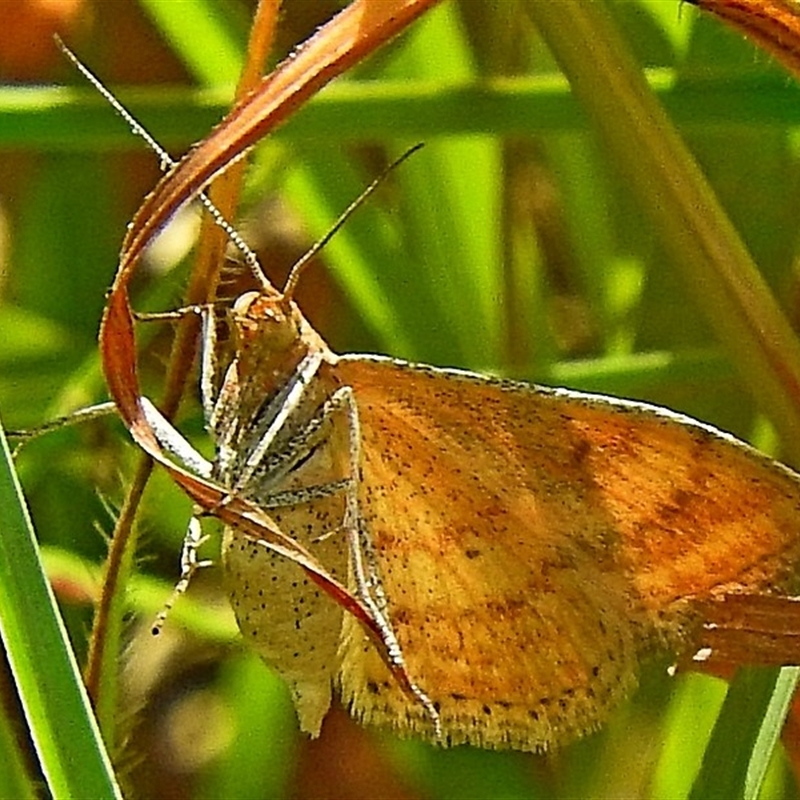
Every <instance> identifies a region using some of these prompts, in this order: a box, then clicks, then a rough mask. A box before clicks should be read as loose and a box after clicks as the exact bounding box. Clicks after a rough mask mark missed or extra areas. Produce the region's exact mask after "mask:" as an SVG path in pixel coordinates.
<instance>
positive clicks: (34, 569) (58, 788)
mask: <svg viewBox="0 0 800 800" xmlns="http://www.w3.org/2000/svg"><path fill="white" fill-rule="evenodd" d="M0 449H2V459H3V463H2V467H0V524H2V535H0V633H2V638H3V643H4V645H5V647H6V650H7V653H8V659H9V662H10V664H11V669H12V672H13V674H14V679H15V681H16V684H17V689H18V691H19V695H20V699H21V701H22V705H23V708H24V709H25V714H26V717H27V720H28V724H29V726H30V732H31V737H32V738H33V741H34V744H35V746H36V751H37V753H38V756H39V760H40V763H41V767H42V771H43V772H44V775H45V777H46V780H47V784H48V788H49V790H50V792H51V794H52V796H53V797H54V798H76V797H96V798H107V797H109V798H110V797H121V796H122V795H121V793H120V790H119V788H118V786H117V784H116V781H115V778H114V774H113V771H112V768H111V764H110V761H109V759H108V755H107V754H106V752H105V747H104V745H103V742H102V740H101V738H100V733H99V730H98V728H97V724H96V722H95V719H94V716H93V714H92V711H91V708H90V705H89V700H88V697H87V696H86V692H85V690H84V687H83V683H82V682H81V678H80V674H79V672H78V666H77V664H76V662H75V659H74V656H73V654H72V650H71V648H70V644H69V640H68V639H67V634H66V630H65V628H64V625H63V622H62V621H61V616H60V614H59V611H58V608H57V606H56V604H55V598H54V597H53V593H52V591H51V589H50V585H49V583H48V582H47V579H46V578H45V575H44V572H43V571H42V567H41V562H40V560H39V555H38V549H37V545H36V541H35V538H34V534H33V529H32V527H31V523H30V519H29V517H28V513H27V510H26V508H25V503H24V500H23V497H22V491H21V488H20V486H19V482H18V480H17V477H16V473H15V471H14V465H13V462H12V460H11V453H10V451H9V449H8V444H7V442H6V439H5V434H4V433H3V431H2V428H0Z"/></svg>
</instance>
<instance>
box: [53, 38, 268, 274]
mask: <svg viewBox="0 0 800 800" xmlns="http://www.w3.org/2000/svg"><path fill="white" fill-rule="evenodd" d="M54 39H55V42H56V45H57V47H58V49H59V50H61V52H62V53H63V54H64V55H65V56H66V57H67V59H69V61H70V62H71V63H72V65H73V66H74V67H75V69H77V70H78V72H80V73H81V75H83V77H84V78H85V79H86V80H87V81H89V83H90V84H91V85H92V86H93V87H94V88H95V89H96V90H97V91H98V92H99V93H100V95H101V96H102V97H103V98H104V99H105V101H106V102H107V103H108V104H109V105H110V106H111V107H112V108H113V109H114V111H116V112H117V114H119V116H120V117H122V119H123V120H125V122H126V123H127V124H128V127H129V128H130V129H131V131H132V132H133V133H134V134H135V135H136V136H139V137H141V138H142V139H144V141H145V143H146V144H147V146H148V147H149V148H150V149H151V150H152V151H153V152H154V153H155V154H156V155H157V156H158V160H159V166H160V167H161V171H162V172H166V171H167V170H169V169H171V168H172V167H174V166H175V164H176V163H177V162H176V161H175V159H173V158H172V156H171V155H170V154H169V153H168V152H167V151H166V150H165V149H164V148H163V147H162V146H161V145H160V144H159V143H158V142H157V141H156V140H155V138H154V137H153V136H152V134H151V133H150V132H149V131H148V130H147V129H146V128H145V127H144V125H142V124H141V123H140V122H139V121H138V120H137V119H136V117H134V116H133V114H131V112H130V111H128V109H127V108H125V106H123V105H122V103H120V101H119V100H117V98H116V97H114V95H113V94H112V93H111V91H110V90H109V89H107V88H106V86H105V85H104V84H103V82H102V81H101V80H100V78H98V77H97V76H96V75H95V74H94V73H93V72H92V71H91V70H90V69H89V68H88V67H87V66H86V65H85V64H84V63H83V62H82V61H81V60H80V59H79V58H78V57H77V56H76V55H75V53H73V52H72V50H70V49H69V47H67V45H66V44H64V41H63V40H62V39H61V37H60V36H58V35H57V34H56V35H55V36H54ZM197 198H198V199H199V201H200V202H201V203H202V204H203V206H204V207H205V209H206V211H207V212H208V213H209V214H210V215H211V219H212V220H214V223H215V224H216V225H217V226H218V227H220V228H221V229H222V230H223V231H225V234H226V235H227V237H228V239H230V241H231V242H232V243H233V244H234V246H235V247H236V249H237V250H239V252H240V253H241V254H242V256H243V257H244V260H245V262H246V264H247V266H248V267H249V268H250V271H251V272H252V273H253V276H254V277H255V279H256V280H257V281H258V282H259V283H260V284H261V285H262V287H264V288H265V289H271V288H272V287H271V284H270V282H269V281H268V280H267V276H266V275H265V274H264V270H263V269H262V268H261V264H260V263H259V262H258V257H257V256H256V254H255V253H254V252H253V250H252V249H251V248H250V246H249V245H248V244H247V242H245V240H244V239H243V238H242V235H241V234H240V233H239V232H238V231H237V230H236V228H234V227H233V225H232V224H231V223H230V222H228V220H227V219H225V216H224V215H223V213H222V212H221V211H220V210H219V209H218V208H217V207H216V206H215V205H214V203H213V202H212V201H211V200H210V199H209V197H208V195H206V194H205V193H204V192H200V193H199V194H198V195H197Z"/></svg>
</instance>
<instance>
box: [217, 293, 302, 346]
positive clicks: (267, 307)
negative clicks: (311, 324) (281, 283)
mask: <svg viewBox="0 0 800 800" xmlns="http://www.w3.org/2000/svg"><path fill="white" fill-rule="evenodd" d="M231 322H232V327H233V330H234V332H235V336H236V338H237V339H238V341H239V344H240V346H242V345H244V346H253V345H254V344H257V345H258V346H259V347H263V348H267V349H269V350H272V351H274V352H280V351H282V350H286V349H288V348H289V347H291V346H292V345H293V344H294V343H295V342H296V341H297V340H298V338H299V337H300V331H301V327H302V317H301V316H300V312H299V311H298V310H297V306H295V304H294V303H287V302H286V301H285V299H284V298H283V296H282V295H279V294H277V293H276V294H274V295H271V294H265V293H264V292H245V294H243V295H241V296H240V297H238V298H237V299H236V301H235V302H234V304H233V306H232V307H231Z"/></svg>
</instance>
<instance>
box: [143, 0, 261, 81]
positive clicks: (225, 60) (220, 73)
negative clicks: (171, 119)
mask: <svg viewBox="0 0 800 800" xmlns="http://www.w3.org/2000/svg"><path fill="white" fill-rule="evenodd" d="M139 5H140V6H141V7H142V8H143V9H144V10H145V11H146V12H147V13H148V14H149V15H150V17H151V19H152V20H153V22H154V23H155V24H156V26H157V27H158V29H159V30H160V31H161V34H162V35H163V36H164V38H165V39H166V40H167V41H168V42H169V43H170V45H171V47H172V48H173V49H174V50H175V52H176V53H178V54H180V56H181V58H182V59H183V60H184V62H185V63H186V66H187V67H188V68H189V70H190V71H191V72H192V74H193V75H194V76H195V77H196V78H197V79H198V80H199V81H200V82H201V83H203V84H205V85H207V86H215V85H219V84H228V85H230V86H231V87H233V86H234V85H235V84H236V81H237V80H238V79H239V73H240V72H241V66H242V53H243V52H244V49H245V43H246V41H247V25H246V21H245V24H243V25H242V26H241V28H240V29H239V30H237V27H238V26H236V25H235V24H234V21H233V20H232V19H231V17H230V15H229V14H228V13H226V9H225V6H224V5H223V4H222V3H220V2H218V0H195V2H193V3H176V2H175V0H139ZM228 8H230V6H228Z"/></svg>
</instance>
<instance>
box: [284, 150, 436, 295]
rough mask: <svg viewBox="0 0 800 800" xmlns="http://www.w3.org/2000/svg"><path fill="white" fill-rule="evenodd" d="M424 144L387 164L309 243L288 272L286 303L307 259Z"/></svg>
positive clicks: (285, 293)
mask: <svg viewBox="0 0 800 800" xmlns="http://www.w3.org/2000/svg"><path fill="white" fill-rule="evenodd" d="M424 146H425V144H424V143H423V142H419V143H418V144H415V145H414V146H413V147H409V149H408V150H406V151H405V152H404V153H403V154H402V155H401V156H399V157H398V158H396V159H395V160H394V161H392V163H391V164H389V166H388V167H386V169H385V170H384V171H383V172H382V173H381V174H380V175H378V177H377V178H375V180H373V181H372V183H370V185H369V186H367V188H366V189H364V191H363V192H361V194H360V195H359V196H358V197H356V199H355V200H353V202H352V203H350V205H349V206H347V208H346V209H345V210H344V211H343V212H342V213H341V214H340V215H339V217H338V218H337V220H336V222H334V223H333V225H331V227H330V229H329V230H328V232H327V233H326V234H325V235H324V236H323V237H322V238H321V239H319V240H317V241H316V242H315V243H314V244H313V245H311V247H310V249H309V250H307V251H306V253H305V254H304V255H303V256H302V257H301V258H300V260H299V261H297V262H296V263H295V265H294V266H293V267H292V270H291V272H290V273H289V277H288V278H287V279H286V283H285V284H284V287H283V292H282V294H283V300H284V302H286V303H289V302H290V301H291V300H292V298H293V297H294V292H295V289H296V288H297V284H298V282H299V280H300V275H301V274H302V272H303V270H304V269H305V267H306V265H307V264H308V262H309V261H311V259H312V258H313V257H314V256H315V255H316V254H317V253H319V251H320V250H322V248H323V247H325V245H326V244H328V242H329V241H330V240H331V239H332V238H333V237H334V234H336V233H337V232H338V231H339V230H340V229H341V227H342V226H343V225H344V223H345V222H347V220H348V219H349V218H350V215H351V214H352V213H353V212H354V211H356V210H357V209H358V208H359V207H360V206H362V205H363V204H364V201H365V200H366V199H367V198H368V197H369V196H370V195H371V194H372V193H373V192H374V191H375V190H376V189H377V188H378V187H379V186H380V185H381V184H382V183H383V182H384V181H385V180H386V178H388V177H389V175H390V174H391V173H392V172H394V171H395V169H397V167H399V166H400V165H401V164H402V163H403V162H404V161H405V160H406V159H407V158H408V157H409V156H411V155H412V154H413V153H416V152H417V150H420V149H422V148H423V147H424Z"/></svg>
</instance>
